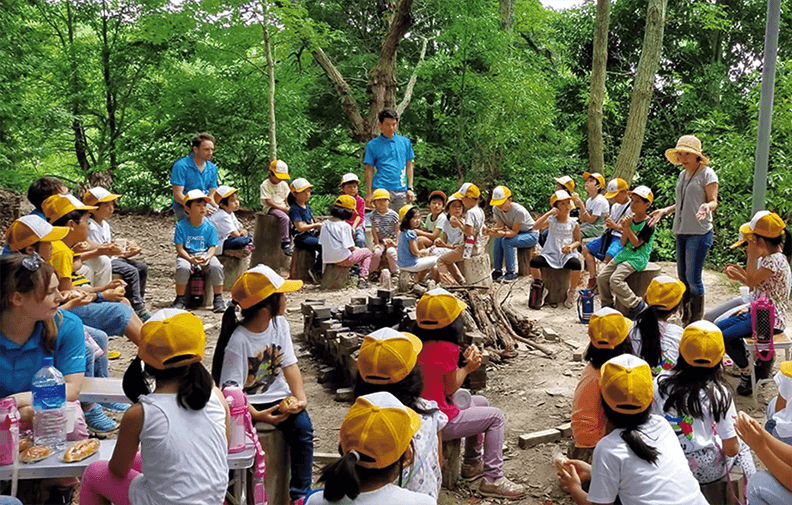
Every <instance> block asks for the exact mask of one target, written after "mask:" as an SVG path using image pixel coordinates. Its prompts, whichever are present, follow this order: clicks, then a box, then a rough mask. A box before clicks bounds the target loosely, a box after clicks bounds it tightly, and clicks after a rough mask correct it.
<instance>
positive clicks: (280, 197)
mask: <svg viewBox="0 0 792 505" xmlns="http://www.w3.org/2000/svg"><path fill="white" fill-rule="evenodd" d="M260 189H261V191H260V197H261V207H262V211H263V212H265V213H266V212H268V211H269V210H270V206H269V205H267V204H266V203H265V202H264V200H266V199H270V200H272V202H273V203H276V204H278V205H285V204H286V198H287V197H288V196H289V185H288V184H287V183H286V181H280V182H278V184H275V185H273V184H272V183H271V182H270V180H269V179H268V178H267V179H264V182H262V183H261V188H260Z"/></svg>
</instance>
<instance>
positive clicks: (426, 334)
mask: <svg viewBox="0 0 792 505" xmlns="http://www.w3.org/2000/svg"><path fill="white" fill-rule="evenodd" d="M464 331H465V320H464V318H463V317H462V314H460V315H459V317H457V318H456V319H455V320H454V322H453V323H451V324H449V325H448V326H445V327H443V328H438V329H436V330H431V329H426V328H421V327H420V326H418V323H415V324H414V325H413V328H412V330H411V332H412V333H413V334H414V335H415V336H416V337H418V338H420V339H421V342H431V341H432V340H438V341H440V342H451V343H452V344H456V345H461V344H462V334H463V333H464Z"/></svg>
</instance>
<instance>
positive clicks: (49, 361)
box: [41, 356, 55, 367]
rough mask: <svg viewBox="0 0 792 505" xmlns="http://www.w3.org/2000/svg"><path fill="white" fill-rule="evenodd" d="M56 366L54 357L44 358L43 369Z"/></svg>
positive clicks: (42, 360)
mask: <svg viewBox="0 0 792 505" xmlns="http://www.w3.org/2000/svg"><path fill="white" fill-rule="evenodd" d="M54 365H55V359H54V358H53V357H52V356H44V357H43V358H41V366H42V367H45V366H54Z"/></svg>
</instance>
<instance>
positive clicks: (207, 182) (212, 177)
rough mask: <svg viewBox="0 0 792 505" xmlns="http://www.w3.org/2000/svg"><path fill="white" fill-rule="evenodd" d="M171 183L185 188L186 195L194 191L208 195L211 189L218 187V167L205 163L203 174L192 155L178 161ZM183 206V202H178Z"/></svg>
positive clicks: (172, 172)
mask: <svg viewBox="0 0 792 505" xmlns="http://www.w3.org/2000/svg"><path fill="white" fill-rule="evenodd" d="M170 183H171V184H175V185H177V186H184V194H185V195H186V194H187V193H188V192H190V191H192V190H193V189H200V190H201V191H203V192H204V193H208V192H209V190H210V189H212V188H216V187H217V165H215V164H214V163H212V162H211V161H207V162H205V163H204V169H203V172H201V171H200V170H198V167H197V166H196V165H195V161H193V157H192V154H189V155H187V156H185V157H184V158H181V159H179V160H177V161H176V163H174V164H173V168H172V169H171V178H170ZM178 203H179V204H181V202H178Z"/></svg>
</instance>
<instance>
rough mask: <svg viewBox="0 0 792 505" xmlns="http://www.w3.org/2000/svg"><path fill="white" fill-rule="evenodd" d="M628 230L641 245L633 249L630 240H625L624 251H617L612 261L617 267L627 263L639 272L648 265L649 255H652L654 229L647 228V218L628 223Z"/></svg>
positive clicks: (651, 227)
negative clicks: (638, 221)
mask: <svg viewBox="0 0 792 505" xmlns="http://www.w3.org/2000/svg"><path fill="white" fill-rule="evenodd" d="M630 229H631V230H632V232H633V233H635V235H636V236H637V237H638V239H639V240H641V241H642V243H641V245H640V246H638V247H635V246H634V245H632V242H630V240H629V239H628V240H627V244H625V246H624V249H622V250H621V251H619V254H617V255H616V257H615V258H613V261H614V262H616V264H617V265H618V264H619V263H624V262H625V261H626V262H629V263H630V265H632V266H633V268H634V269H635V271H636V272H641V271H642V270H643V269H645V268H646V264H647V263H649V255H650V254H652V242H654V227H653V226H649V218H647V219H645V220H643V221H641V222H640V223H630Z"/></svg>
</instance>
